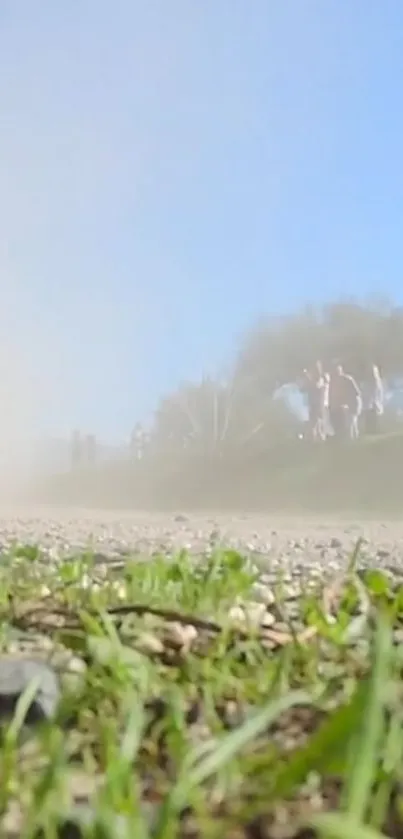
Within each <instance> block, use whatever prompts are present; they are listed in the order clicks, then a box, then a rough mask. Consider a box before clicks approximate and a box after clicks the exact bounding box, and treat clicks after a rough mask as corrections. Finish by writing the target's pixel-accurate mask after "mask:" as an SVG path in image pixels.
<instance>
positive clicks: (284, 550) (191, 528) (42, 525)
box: [0, 506, 403, 570]
mask: <svg viewBox="0 0 403 839" xmlns="http://www.w3.org/2000/svg"><path fill="white" fill-rule="evenodd" d="M359 538H360V539H362V540H363V545H362V552H363V554H364V555H365V556H366V557H367V558H368V559H370V560H371V561H376V563H377V564H384V563H386V564H392V565H393V566H400V565H401V566H402V570H403V521H373V520H365V521H364V520H360V521H356V520H355V519H354V518H353V516H349V517H345V518H343V519H342V518H337V519H336V518H334V519H329V518H326V519H324V518H320V517H318V518H315V517H312V516H311V517H306V518H305V517H304V518H298V517H282V516H279V515H267V516H265V515H250V514H247V515H244V516H242V515H239V514H237V515H233V516H232V515H230V514H228V513H225V514H220V513H216V514H215V513H206V514H205V515H202V514H194V515H188V514H181V513H180V512H178V513H177V514H176V515H167V514H156V513H146V512H133V513H128V512H127V511H124V512H110V511H93V510H87V511H86V510H79V509H74V508H64V509H59V508H49V507H48V508H44V507H35V508H33V507H30V508H28V507H25V508H16V507H6V506H3V507H1V508H0V545H3V546H4V547H6V546H7V544H9V543H10V542H12V541H13V540H18V541H20V542H38V543H40V544H42V545H43V546H44V547H46V548H48V549H50V548H51V549H52V550H53V551H55V553H65V552H69V551H71V550H76V549H80V548H83V547H88V546H91V547H93V548H94V549H95V550H97V551H100V552H103V553H105V554H109V553H112V554H116V553H120V552H122V551H127V550H136V551H140V552H141V553H152V552H153V551H159V550H177V549H179V548H186V549H188V550H190V551H192V552H199V551H202V550H203V549H204V548H205V547H206V546H207V545H208V544H209V543H210V542H211V540H214V541H215V542H219V543H221V544H224V545H225V546H228V547H233V548H235V549H238V550H241V551H244V552H246V553H251V552H253V553H255V552H257V553H260V554H265V555H266V554H267V555H268V556H272V557H275V558H276V559H277V561H278V560H281V558H282V557H284V559H285V560H288V561H290V560H292V561H294V560H298V562H304V561H306V562H315V564H316V562H318V563H324V564H327V563H328V562H329V561H333V560H334V561H335V562H341V561H343V560H344V559H345V558H346V555H348V553H349V552H350V551H351V550H352V549H353V548H354V546H355V544H356V542H357V540H358V539H359Z"/></svg>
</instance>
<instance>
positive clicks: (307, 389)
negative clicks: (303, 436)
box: [303, 361, 329, 440]
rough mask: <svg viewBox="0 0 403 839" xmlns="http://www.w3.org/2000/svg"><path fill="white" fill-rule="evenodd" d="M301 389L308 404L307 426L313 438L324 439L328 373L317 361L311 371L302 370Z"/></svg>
mask: <svg viewBox="0 0 403 839" xmlns="http://www.w3.org/2000/svg"><path fill="white" fill-rule="evenodd" d="M303 391H304V393H305V396H306V400H307V406H308V417H309V428H310V432H311V436H312V438H313V439H314V440H325V439H326V433H327V412H328V408H329V375H328V374H327V373H325V372H324V371H323V366H322V362H321V361H317V362H316V364H315V366H314V369H313V371H312V372H311V371H309V370H307V369H305V370H304V383H303Z"/></svg>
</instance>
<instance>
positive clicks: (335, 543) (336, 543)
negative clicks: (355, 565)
mask: <svg viewBox="0 0 403 839" xmlns="http://www.w3.org/2000/svg"><path fill="white" fill-rule="evenodd" d="M330 547H331V548H342V547H343V542H342V541H341V539H339V538H338V536H332V538H331V540H330Z"/></svg>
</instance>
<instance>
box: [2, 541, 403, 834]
mask: <svg viewBox="0 0 403 839" xmlns="http://www.w3.org/2000/svg"><path fill="white" fill-rule="evenodd" d="M356 559H357V556H356V555H355V556H354V557H353V561H351V562H348V558H347V561H346V573H345V575H344V577H343V578H340V579H338V580H337V581H336V582H335V583H330V584H326V585H325V584H324V583H323V585H322V586H321V587H319V588H316V589H315V590H311V589H310V587H309V585H308V583H307V582H306V583H305V584H303V585H302V587H301V592H300V594H299V596H298V598H297V614H296V603H295V600H294V602H293V609H292V610H289V608H288V607H289V603H288V595H287V590H286V586H284V585H283V584H281V585H280V584H279V583H277V584H276V580H275V579H274V578H273V586H272V589H273V592H275V593H276V598H277V599H276V601H275V602H274V603H273V604H272V605H271V606H268V609H269V610H271V611H272V614H273V618H272V621H271V622H268V623H269V625H268V626H266V627H265V626H264V625H262V626H261V625H258V624H257V623H256V621H251V620H249V619H248V606H247V604H248V603H249V602H251V601H253V600H254V598H255V596H256V590H255V583H256V581H257V577H258V574H257V571H256V570H255V569H254V568H253V567H252V566H251V564H250V563H248V562H247V561H246V559H245V558H243V557H242V556H240V555H239V554H237V553H234V552H233V551H225V550H222V549H220V550H214V551H213V552H212V553H211V555H209V556H206V557H204V558H203V557H202V558H199V559H198V560H197V561H196V560H194V559H191V558H190V557H189V556H187V555H186V554H185V553H181V554H179V555H178V556H176V557H174V558H172V557H171V558H165V557H164V556H161V557H154V558H152V559H149V560H147V561H141V559H139V558H138V557H128V558H127V560H125V561H124V562H122V563H120V565H118V566H116V565H114V564H113V563H110V564H108V563H107V562H105V563H99V562H97V561H96V559H95V557H94V556H93V555H92V554H91V553H88V554H84V555H81V556H76V557H71V558H69V559H67V560H65V561H64V562H63V563H59V564H57V565H55V564H50V563H49V562H48V561H46V558H45V557H44V556H43V555H42V554H41V551H40V550H39V548H27V549H25V548H24V547H23V546H19V547H16V548H15V550H14V551H13V552H12V553H11V554H10V555H9V556H8V557H4V559H3V561H2V565H1V567H0V641H1V646H2V653H3V654H6V653H10V652H12V653H13V654H14V655H28V654H29V655H30V656H31V657H33V656H34V657H36V658H41V659H43V660H46V661H47V662H48V663H50V664H52V666H54V667H55V668H56V670H57V671H58V672H59V675H60V679H61V684H62V696H61V701H60V702H59V705H58V707H57V711H56V713H55V714H54V715H53V716H52V718H50V719H46V720H43V721H42V722H40V723H39V724H37V725H35V726H31V725H30V726H28V725H26V724H25V720H26V715H27V711H28V707H29V703H30V702H31V701H32V698H33V695H34V692H35V685H29V686H28V687H27V690H26V691H25V692H24V694H23V695H22V696H21V697H20V700H19V702H18V704H17V707H16V709H15V711H14V716H13V717H12V719H11V720H10V719H6V718H4V720H3V721H2V727H1V741H0V819H1V829H0V835H2V836H5V837H12V836H14V837H17V836H18V837H23V839H34V837H35V839H39V837H42V839H54V838H55V837H57V836H62V837H66V836H68V837H74V839H76V838H77V837H80V836H83V837H94V839H100V838H101V839H116V837H119V839H120V837H122V839H126V837H127V839H129V838H130V839H131V837H139V839H174V837H183V839H197V837H211V839H215V837H217V839H219V837H231V838H232V837H233V838H234V839H235V838H236V837H243V836H244V837H248V839H263V837H266V839H287V837H289V839H302V838H303V839H307V838H308V837H314V836H318V837H335V839H338V837H343V839H350V837H355V839H381V837H382V836H391V837H398V836H401V835H403V798H402V791H401V789H402V788H401V782H402V777H401V776H402V770H403V761H402V756H403V728H402V715H403V710H402V709H403V703H402V698H403V697H402V693H403V691H402V679H401V671H402V664H403V660H402V650H401V647H400V645H399V643H398V642H399V638H400V634H399V633H400V632H401V629H400V624H401V621H402V617H403V588H402V586H400V585H399V584H398V583H397V582H395V581H393V580H392V579H391V578H389V577H388V576H387V575H386V574H383V573H382V572H380V571H378V570H373V571H368V572H366V573H364V574H361V573H360V574H358V573H357V572H356V568H355V564H356ZM269 570H270V569H269ZM235 604H237V605H238V607H239V609H242V604H243V607H244V609H245V620H244V621H243V622H242V621H240V619H239V614H238V613H237V618H236V619H234V617H233V612H231V610H232V607H234V605H235ZM238 611H239V610H238ZM61 662H62V663H61ZM66 671H70V672H66ZM72 671H74V672H72ZM72 676H74V678H73V679H72V678H71V677H72ZM0 684H1V657H0Z"/></svg>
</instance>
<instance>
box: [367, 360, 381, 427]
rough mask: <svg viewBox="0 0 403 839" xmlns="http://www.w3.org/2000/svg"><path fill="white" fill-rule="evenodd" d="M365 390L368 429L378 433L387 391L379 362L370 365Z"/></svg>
mask: <svg viewBox="0 0 403 839" xmlns="http://www.w3.org/2000/svg"><path fill="white" fill-rule="evenodd" d="M364 392H365V402H364V410H365V425H366V431H367V432H368V433H369V434H376V433H377V432H378V431H379V417H381V416H383V413H384V410H385V391H384V386H383V381H382V377H381V374H380V372H379V367H378V365H377V364H371V365H370V371H369V377H368V380H367V381H366V383H365V386H364Z"/></svg>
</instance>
